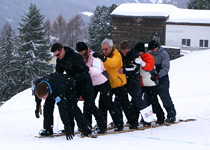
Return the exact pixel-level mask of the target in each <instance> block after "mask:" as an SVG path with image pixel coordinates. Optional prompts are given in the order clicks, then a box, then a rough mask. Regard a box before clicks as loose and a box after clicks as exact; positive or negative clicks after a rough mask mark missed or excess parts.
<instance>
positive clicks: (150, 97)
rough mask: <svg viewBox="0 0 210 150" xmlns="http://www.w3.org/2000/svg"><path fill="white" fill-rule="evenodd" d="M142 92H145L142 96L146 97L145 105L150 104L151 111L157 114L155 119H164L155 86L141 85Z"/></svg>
mask: <svg viewBox="0 0 210 150" xmlns="http://www.w3.org/2000/svg"><path fill="white" fill-rule="evenodd" d="M143 93H144V94H145V96H144V97H145V99H146V102H147V105H148V106H149V105H152V109H153V112H154V113H155V114H156V115H157V119H158V120H159V121H164V120H165V115H164V112H163V109H162V107H161V106H160V103H159V101H158V98H157V87H156V86H152V87H143Z"/></svg>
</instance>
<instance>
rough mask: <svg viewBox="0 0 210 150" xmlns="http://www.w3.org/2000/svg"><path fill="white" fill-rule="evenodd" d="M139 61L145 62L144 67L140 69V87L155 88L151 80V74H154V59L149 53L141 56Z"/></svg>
mask: <svg viewBox="0 0 210 150" xmlns="http://www.w3.org/2000/svg"><path fill="white" fill-rule="evenodd" d="M141 59H142V60H143V61H144V62H145V66H144V67H141V68H140V75H141V84H142V86H146V87H151V86H156V83H155V82H154V81H152V80H151V73H154V67H155V59H154V57H153V56H152V55H151V54H149V53H144V54H143V55H141Z"/></svg>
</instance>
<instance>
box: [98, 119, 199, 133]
mask: <svg viewBox="0 0 210 150" xmlns="http://www.w3.org/2000/svg"><path fill="white" fill-rule="evenodd" d="M191 121H196V119H179V120H178V121H176V122H173V123H164V124H153V125H151V126H144V125H142V124H141V125H140V126H139V127H138V128H137V129H129V128H127V129H126V128H124V129H123V130H122V131H109V130H107V132H106V133H104V134H98V136H104V135H111V134H120V133H127V132H133V131H138V130H139V131H140V130H146V129H151V128H158V127H163V126H171V125H174V124H178V123H182V122H191Z"/></svg>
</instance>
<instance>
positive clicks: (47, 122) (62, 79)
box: [35, 73, 91, 140]
mask: <svg viewBox="0 0 210 150" xmlns="http://www.w3.org/2000/svg"><path fill="white" fill-rule="evenodd" d="M42 99H45V100H46V101H45V105H44V130H42V131H41V132H40V135H42V136H50V135H52V134H53V129H52V126H51V125H52V124H53V117H52V115H51V114H52V112H53V110H54V104H55V102H56V103H57V105H58V108H59V113H60V117H61V120H62V122H63V124H64V130H65V133H66V139H67V140H71V139H73V136H74V127H72V126H71V121H72V120H73V118H75V119H76V121H77V123H78V126H79V128H80V129H81V132H82V135H84V136H88V135H90V134H91V126H90V124H89V122H88V121H87V120H86V118H85V116H84V115H83V114H82V112H81V110H80V109H79V107H78V106H77V98H76V91H75V81H74V80H71V79H70V78H69V77H68V76H67V75H65V74H59V73H52V74H50V75H47V76H44V77H42V78H39V79H37V80H36V83H35V100H36V103H37V106H36V108H37V109H36V117H37V118H39V112H38V110H39V108H40V107H41V106H40V104H41V100H42Z"/></svg>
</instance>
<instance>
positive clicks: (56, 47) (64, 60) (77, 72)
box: [51, 43, 107, 133]
mask: <svg viewBox="0 0 210 150" xmlns="http://www.w3.org/2000/svg"><path fill="white" fill-rule="evenodd" d="M51 51H52V52H53V54H54V56H56V57H57V60H56V72H58V73H63V72H64V71H65V72H66V74H67V75H68V76H69V77H70V78H71V79H74V80H75V81H76V92H77V97H79V96H82V97H83V99H84V115H85V117H86V118H87V120H88V121H89V122H90V123H92V117H91V115H92V114H93V115H94V117H95V119H96V122H97V124H98V126H99V130H100V131H99V132H98V133H105V132H106V127H107V125H106V122H105V119H104V117H103V115H102V113H101V112H100V110H99V109H98V108H97V107H96V105H95V100H94V90H93V84H92V81H91V78H90V74H89V68H88V67H87V66H86V65H85V62H84V61H83V58H82V56H81V55H80V54H78V53H76V52H75V51H74V50H73V49H71V48H69V47H63V46H62V45H61V44H59V43H55V44H53V46H52V48H51Z"/></svg>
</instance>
